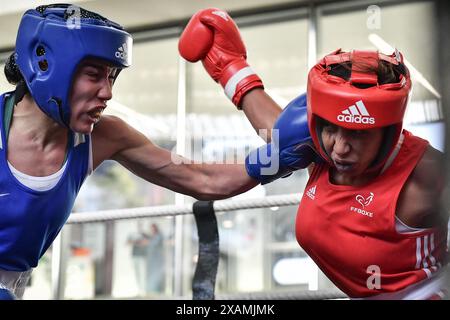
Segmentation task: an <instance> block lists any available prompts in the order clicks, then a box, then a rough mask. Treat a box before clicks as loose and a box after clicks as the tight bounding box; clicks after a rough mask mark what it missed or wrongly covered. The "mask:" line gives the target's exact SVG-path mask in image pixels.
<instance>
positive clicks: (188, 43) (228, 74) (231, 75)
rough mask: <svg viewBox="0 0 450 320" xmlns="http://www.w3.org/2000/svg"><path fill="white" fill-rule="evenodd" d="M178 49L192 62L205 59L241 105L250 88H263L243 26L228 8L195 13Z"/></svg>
mask: <svg viewBox="0 0 450 320" xmlns="http://www.w3.org/2000/svg"><path fill="white" fill-rule="evenodd" d="M178 50H179V51H180V54H181V56H182V57H183V58H185V59H186V60H188V61H190V62H196V61H199V60H201V61H202V63H203V66H204V67H205V69H206V71H207V72H208V74H209V75H210V76H211V77H212V78H213V79H214V80H215V81H216V82H219V83H220V84H221V85H222V87H223V88H224V89H225V94H226V95H227V96H228V97H229V98H230V99H231V101H232V102H233V103H234V104H235V105H236V106H237V107H238V108H241V107H242V106H241V103H242V98H243V97H244V95H245V94H246V93H247V92H249V91H250V90H252V89H254V88H263V83H262V81H261V79H260V78H259V77H258V76H257V75H256V74H255V73H254V72H253V70H252V69H251V68H250V67H249V65H248V64H247V61H246V58H247V53H246V49H245V46H244V43H243V42H242V39H241V35H240V33H239V30H238V28H237V26H236V24H235V23H234V21H233V20H232V19H231V17H230V16H229V15H228V14H227V13H226V12H225V11H222V10H219V9H214V8H211V9H205V10H201V11H199V12H197V13H196V14H195V15H194V16H192V18H191V20H190V21H189V23H188V24H187V26H186V28H185V29H184V31H183V33H182V35H181V37H180V40H179V42H178Z"/></svg>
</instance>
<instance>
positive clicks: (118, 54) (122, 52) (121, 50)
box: [116, 43, 128, 60]
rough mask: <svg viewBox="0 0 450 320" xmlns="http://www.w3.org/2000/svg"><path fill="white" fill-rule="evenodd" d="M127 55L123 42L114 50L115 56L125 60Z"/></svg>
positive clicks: (125, 45)
mask: <svg viewBox="0 0 450 320" xmlns="http://www.w3.org/2000/svg"><path fill="white" fill-rule="evenodd" d="M127 57H128V46H127V44H126V43H123V44H122V45H121V46H120V47H119V48H118V49H117V51H116V58H119V59H123V60H126V59H127Z"/></svg>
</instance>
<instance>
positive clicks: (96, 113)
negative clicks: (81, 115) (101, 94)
mask: <svg viewBox="0 0 450 320" xmlns="http://www.w3.org/2000/svg"><path fill="white" fill-rule="evenodd" d="M103 110H105V108H104V107H98V108H95V109H93V110H91V111H88V112H87V114H88V116H89V118H91V119H92V121H93V122H98V121H99V120H100V117H101V116H102V113H103Z"/></svg>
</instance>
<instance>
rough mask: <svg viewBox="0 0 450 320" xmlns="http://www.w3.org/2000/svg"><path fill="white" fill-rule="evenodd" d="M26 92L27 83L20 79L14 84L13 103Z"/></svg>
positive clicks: (19, 99)
mask: <svg viewBox="0 0 450 320" xmlns="http://www.w3.org/2000/svg"><path fill="white" fill-rule="evenodd" d="M27 93H28V88H27V85H26V84H25V81H24V80H20V81H19V82H18V83H17V85H16V92H15V93H14V105H17V104H18V103H19V102H20V101H22V99H23V97H24V96H25V95H26V94H27Z"/></svg>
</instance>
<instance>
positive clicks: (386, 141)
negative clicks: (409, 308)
mask: <svg viewBox="0 0 450 320" xmlns="http://www.w3.org/2000/svg"><path fill="white" fill-rule="evenodd" d="M410 90H411V80H410V76H409V72H408V70H407V68H406V66H405V65H404V63H403V57H402V55H401V54H400V53H399V52H396V53H395V54H393V55H391V56H386V55H383V54H379V53H378V52H373V51H353V52H342V51H340V50H337V51H335V52H333V53H331V54H330V55H327V56H326V57H324V58H323V59H322V60H321V61H320V62H319V63H318V64H317V65H316V66H315V67H313V68H312V69H311V71H310V73H309V76H308V89H307V96H308V102H307V108H308V122H309V130H310V133H311V136H312V140H313V142H314V145H315V147H316V149H317V150H318V151H319V153H320V155H321V156H322V158H324V159H326V160H327V161H326V162H324V163H321V164H316V165H315V166H314V167H313V168H312V170H310V171H311V176H310V178H309V181H308V183H307V186H306V188H305V192H304V194H303V197H302V201H301V203H300V206H299V208H298V213H297V219H296V235H297V240H298V242H299V244H300V245H301V246H302V248H303V249H304V250H305V251H306V252H307V253H308V255H309V256H310V257H311V258H312V259H313V260H314V261H315V262H316V264H317V265H318V266H319V267H320V269H321V270H322V271H323V272H324V273H325V274H326V275H327V276H328V277H329V278H330V279H331V280H332V281H333V282H334V283H335V284H336V286H337V287H338V288H340V289H341V290H342V291H344V292H345V293H346V294H348V295H349V296H350V297H351V298H365V299H414V300H415V299H433V298H435V297H436V296H441V295H442V294H443V292H444V281H443V267H444V266H445V265H446V263H447V261H446V256H447V220H448V218H445V217H442V216H441V212H442V211H441V208H440V206H439V198H440V195H441V192H442V189H443V185H444V182H443V179H442V175H441V172H442V170H443V155H442V153H441V152H439V151H438V150H436V149H434V148H433V147H431V146H430V145H429V144H428V142H427V141H426V140H423V139H421V138H418V137H415V136H413V135H412V134H411V133H410V132H408V131H406V130H402V125H403V117H404V113H405V110H406V106H407V103H408V100H409V95H410Z"/></svg>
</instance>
